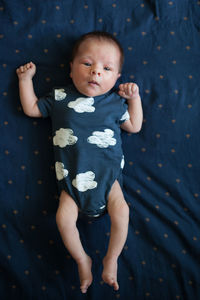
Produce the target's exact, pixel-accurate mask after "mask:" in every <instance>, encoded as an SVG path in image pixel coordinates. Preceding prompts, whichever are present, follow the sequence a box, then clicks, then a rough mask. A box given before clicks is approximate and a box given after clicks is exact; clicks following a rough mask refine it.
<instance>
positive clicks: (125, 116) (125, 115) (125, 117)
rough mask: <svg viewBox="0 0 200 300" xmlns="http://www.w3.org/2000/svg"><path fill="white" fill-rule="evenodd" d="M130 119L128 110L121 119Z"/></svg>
mask: <svg viewBox="0 0 200 300" xmlns="http://www.w3.org/2000/svg"><path fill="white" fill-rule="evenodd" d="M129 119H130V115H129V112H128V110H127V111H126V112H125V113H124V114H123V116H122V117H121V119H120V121H128V120H129Z"/></svg>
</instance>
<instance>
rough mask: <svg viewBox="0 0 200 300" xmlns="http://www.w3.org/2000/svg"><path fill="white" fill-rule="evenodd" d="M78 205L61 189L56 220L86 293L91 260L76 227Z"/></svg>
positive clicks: (82, 288) (90, 278)
mask: <svg viewBox="0 0 200 300" xmlns="http://www.w3.org/2000/svg"><path fill="white" fill-rule="evenodd" d="M77 218H78V207H77V205H76V203H75V201H74V200H73V199H72V198H71V197H70V196H69V195H68V194H67V193H66V192H65V191H62V193H61V196H60V203H59V207H58V211H57V214H56V222H57V226H58V229H59V231H60V234H61V237H62V240H63V242H64V245H65V247H66V248H67V250H68V251H69V253H70V254H71V256H72V257H73V258H74V260H75V261H76V263H77V265H78V271H79V278H80V283H81V291H82V293H86V292H87V289H88V287H89V286H90V285H91V283H92V272H91V268H92V260H91V258H90V257H89V256H88V255H87V254H86V252H85V251H84V249H83V246H82V244H81V241H80V237H79V232H78V229H77V227H76V221H77Z"/></svg>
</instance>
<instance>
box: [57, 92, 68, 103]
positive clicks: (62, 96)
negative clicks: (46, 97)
mask: <svg viewBox="0 0 200 300" xmlns="http://www.w3.org/2000/svg"><path fill="white" fill-rule="evenodd" d="M66 96H67V94H66V93H65V90H64V89H57V90H55V99H56V100H57V101H61V100H64V99H65V98H66Z"/></svg>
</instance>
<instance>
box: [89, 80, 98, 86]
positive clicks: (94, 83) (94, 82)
mask: <svg viewBox="0 0 200 300" xmlns="http://www.w3.org/2000/svg"><path fill="white" fill-rule="evenodd" d="M88 83H89V84H92V85H97V86H99V83H98V82H97V81H95V80H91V81H89V82H88Z"/></svg>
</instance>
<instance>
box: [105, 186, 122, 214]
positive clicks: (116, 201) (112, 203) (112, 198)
mask: <svg viewBox="0 0 200 300" xmlns="http://www.w3.org/2000/svg"><path fill="white" fill-rule="evenodd" d="M123 205H127V204H126V201H125V199H124V195H123V192H122V189H121V186H120V184H119V182H118V181H117V180H115V182H114V183H113V185H112V187H111V190H110V193H109V196H108V205H107V207H108V211H109V209H110V208H112V209H114V208H118V207H119V206H123Z"/></svg>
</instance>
